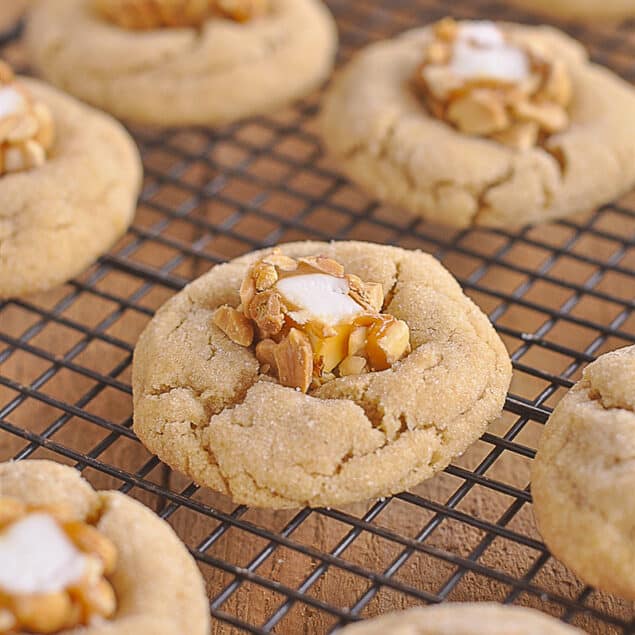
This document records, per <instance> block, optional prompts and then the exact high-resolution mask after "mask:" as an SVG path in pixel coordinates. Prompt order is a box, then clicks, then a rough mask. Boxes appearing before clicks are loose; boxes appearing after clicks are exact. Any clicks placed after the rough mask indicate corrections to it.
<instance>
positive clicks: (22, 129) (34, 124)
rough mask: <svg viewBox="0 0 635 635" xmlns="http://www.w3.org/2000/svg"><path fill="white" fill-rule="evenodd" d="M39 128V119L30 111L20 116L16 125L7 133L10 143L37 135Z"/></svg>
mask: <svg viewBox="0 0 635 635" xmlns="http://www.w3.org/2000/svg"><path fill="white" fill-rule="evenodd" d="M38 128H39V124H38V120H37V119H36V118H35V117H34V116H33V115H30V114H28V113H25V114H23V115H22V116H21V117H18V119H17V121H16V122H15V126H14V127H13V129H12V130H11V132H10V133H9V134H8V135H7V141H8V142H9V143H19V142H22V141H27V140H28V139H31V138H32V137H35V135H36V134H37V131H38Z"/></svg>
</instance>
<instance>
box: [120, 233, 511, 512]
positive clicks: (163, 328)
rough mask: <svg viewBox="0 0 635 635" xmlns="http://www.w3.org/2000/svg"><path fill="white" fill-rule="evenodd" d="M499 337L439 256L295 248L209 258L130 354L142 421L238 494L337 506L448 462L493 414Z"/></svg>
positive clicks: (345, 247)
mask: <svg viewBox="0 0 635 635" xmlns="http://www.w3.org/2000/svg"><path fill="white" fill-rule="evenodd" d="M510 377H511V365H510V361H509V356H508V354H507V352H506V350H505V347H504V345H503V344H502V342H501V340H500V339H499V337H498V336H497V334H496V332H495V331H494V329H493V328H492V326H491V324H490V323H489V321H488V320H487V318H486V317H485V315H483V313H481V311H480V310H479V309H478V308H477V307H476V306H475V305H474V304H473V303H472V302H471V301H470V300H469V299H468V298H466V297H465V296H464V295H463V293H462V291H461V288H460V287H459V285H458V284H457V283H456V281H455V280H454V278H453V277H452V276H451V275H450V274H449V273H448V272H447V271H446V270H445V269H444V268H443V267H442V266H441V265H440V264H439V263H438V262H437V261H436V260H435V259H434V258H432V257H431V256H429V255H427V254H424V253H421V252H418V251H407V250H404V249H399V248H396V247H387V246H380V245H373V244H370V243H362V242H340V243H315V242H303V243H291V244H287V245H283V246H281V248H280V249H278V250H273V251H272V250H267V251H261V252H254V253H251V254H248V255H247V256H244V257H241V258H238V259H236V260H233V261H231V262H229V263H227V264H223V265H220V266H217V267H214V268H213V269H212V270H211V271H210V272H209V273H207V274H206V275H204V276H202V277H201V278H199V279H198V280H196V281H194V282H193V283H192V284H190V285H189V286H188V287H186V288H185V289H184V290H183V291H182V292H181V293H179V294H177V295H176V296H175V297H174V298H172V299H171V300H170V301H168V302H167V303H166V304H165V305H164V306H163V307H162V308H161V309H160V310H159V312H158V313H157V315H156V316H155V318H154V319H153V320H152V322H151V323H150V324H149V325H148V327H147V328H146V330H145V331H144V333H143V334H142V335H141V338H140V339H139V342H138V344H137V347H136V349H135V354H134V365H133V394H134V429H135V432H136V433H137V435H138V436H139V438H140V439H141V440H142V442H143V443H144V444H145V445H146V446H147V447H148V448H149V449H150V450H151V451H152V452H155V453H156V454H157V455H158V456H159V457H160V458H161V459H162V460H163V461H165V462H166V463H168V464H169V465H170V466H171V467H173V468H174V469H175V470H178V471H180V472H182V473H184V474H187V475H188V476H190V477H191V478H192V479H193V480H194V481H196V482H197V483H199V484H201V485H205V486H207V487H210V488H212V489H215V490H217V491H219V492H222V493H225V494H228V495H230V496H232V497H233V498H234V500H236V501H237V502H240V503H246V504H249V505H254V506H260V507H271V508H285V507H298V506H302V505H310V506H322V505H341V504H345V503H349V502H352V501H359V500H365V499H368V498H374V497H379V496H384V495H389V494H393V493H396V492H400V491H403V490H405V489H407V488H409V487H412V486H414V485H416V484H417V483H419V482H420V481H422V480H424V479H426V478H429V477H431V476H432V475H433V474H434V473H435V472H437V471H439V470H442V469H443V468H444V467H446V466H447V465H448V463H449V462H450V461H451V459H452V458H453V457H455V456H457V455H459V454H461V453H462V452H463V451H464V450H465V449H466V448H467V447H468V446H469V445H470V444H471V443H473V442H474V441H476V440H477V439H478V437H479V436H480V435H481V434H482V433H483V432H484V430H485V429H486V427H487V425H488V423H489V422H491V421H492V420H494V419H495V418H497V417H498V416H499V415H500V412H501V409H502V406H503V403H504V400H505V395H506V391H507V388H508V386H509V381H510Z"/></svg>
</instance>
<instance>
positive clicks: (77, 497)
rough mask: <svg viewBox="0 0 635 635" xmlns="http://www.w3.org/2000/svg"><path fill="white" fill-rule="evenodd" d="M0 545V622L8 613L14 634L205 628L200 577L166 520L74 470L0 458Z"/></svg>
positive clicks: (109, 634) (195, 632)
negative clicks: (97, 488) (92, 483)
mask: <svg viewBox="0 0 635 635" xmlns="http://www.w3.org/2000/svg"><path fill="white" fill-rule="evenodd" d="M27 545H31V546H32V547H31V548H32V549H34V550H35V553H36V554H37V555H35V556H34V555H33V553H32V552H31V553H29V555H28V556H27V555H25V554H24V553H23V552H22V551H21V550H22V549H24V548H25V546H27ZM53 545H55V549H54V551H51V550H47V547H50V549H53ZM0 552H1V553H2V555H3V570H1V571H0V588H2V591H3V593H2V602H0V620H5V621H3V622H2V624H7V620H11V619H12V618H13V619H14V620H15V619H16V618H17V624H15V623H14V627H16V628H17V631H18V632H23V630H24V631H25V632H26V631H28V632H34V633H42V632H58V633H61V634H63V633H71V632H73V633H77V632H78V630H76V628H75V627H76V626H81V625H82V624H89V625H88V626H86V628H82V629H81V632H82V633H84V634H85V635H131V634H133V633H153V635H154V634H156V635H173V634H174V633H188V634H191V635H207V633H209V628H210V625H209V610H208V605H207V598H206V594H205V586H204V584H203V579H202V576H201V574H200V572H199V570H198V568H197V567H196V563H195V562H194V560H193V559H192V557H191V556H190V554H189V553H188V551H187V549H186V548H185V546H184V545H183V544H182V543H181V542H180V540H179V539H178V537H177V536H176V534H175V533H174V532H173V530H172V529H171V527H170V526H169V525H168V524H167V523H166V522H164V521H163V520H161V519H160V518H158V517H157V516H156V515H155V514H153V513H152V512H151V511H150V510H149V509H148V508H146V507H144V506H143V505H141V503H138V502H137V501H135V500H133V499H131V498H129V497H127V496H125V495H123V494H121V493H119V492H114V491H113V492H96V491H95V490H93V489H92V487H91V486H90V485H89V484H88V483H87V482H86V481H84V480H83V479H82V478H81V476H80V475H79V473H78V472H77V471H76V470H74V469H73V468H70V467H67V466H62V465H59V464H57V463H53V462H51V461H35V460H30V461H20V462H17V463H2V464H0ZM159 553H160V554H161V557H160V558H157V554H159ZM56 559H57V560H59V559H63V566H57V565H59V562H58V563H56ZM34 565H37V567H38V570H37V575H36V572H35V571H32V570H30V567H32V566H34ZM4 567H8V569H4ZM12 567H15V571H13V573H12V572H11V571H12V570H11V568H12ZM62 574H63V579H60V575H62ZM36 590H37V591H36ZM69 592H70V599H69ZM40 594H42V595H40ZM69 602H72V604H69ZM78 609H79V610H78ZM9 623H10V622H9ZM55 625H57V626H58V627H55ZM21 627H23V628H21ZM0 630H3V632H4V629H3V628H2V627H1V626H0ZM8 630H9V631H11V632H13V631H12V630H11V628H9V629H8Z"/></svg>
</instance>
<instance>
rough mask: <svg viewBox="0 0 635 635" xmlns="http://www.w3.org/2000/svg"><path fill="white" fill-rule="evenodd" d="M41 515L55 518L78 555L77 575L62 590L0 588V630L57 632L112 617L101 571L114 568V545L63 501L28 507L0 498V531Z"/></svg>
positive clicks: (111, 597) (112, 597)
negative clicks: (80, 559) (79, 572)
mask: <svg viewBox="0 0 635 635" xmlns="http://www.w3.org/2000/svg"><path fill="white" fill-rule="evenodd" d="M33 513H37V514H46V515H48V516H49V517H50V518H51V519H53V520H54V522H56V523H57V525H58V527H59V529H60V530H61V531H63V532H64V533H65V534H66V536H67V538H68V539H69V540H70V541H71V542H72V543H73V544H74V545H75V547H76V548H77V550H78V551H79V552H80V553H81V554H82V557H83V558H84V563H85V569H84V570H83V573H82V575H81V578H80V579H79V580H77V581H76V582H73V583H72V584H69V586H68V587H67V588H65V589H61V590H59V591H58V590H56V591H52V592H47V593H12V592H11V591H10V590H7V589H3V590H2V592H0V633H6V634H9V633H21V632H27V631H28V632H30V633H57V632H59V631H66V630H74V629H75V628H76V627H80V626H86V625H88V624H90V623H91V622H92V621H93V619H94V618H95V617H96V616H99V617H102V618H109V617H112V616H113V615H114V613H115V610H116V608H117V599H116V596H115V592H114V589H113V588H112V586H111V585H110V583H109V582H108V581H107V580H106V578H105V577H104V576H106V575H111V574H112V573H114V571H115V567H116V563H117V549H116V547H115V545H114V544H113V543H112V542H111V541H110V540H109V539H108V538H106V537H105V536H104V535H103V534H102V533H101V532H99V531H98V530H97V529H96V528H95V527H92V526H91V525H88V524H86V523H83V522H79V521H76V520H73V521H70V520H69V517H70V515H71V514H70V512H69V510H68V509H67V508H66V507H64V506H59V507H58V506H54V507H47V506H28V505H25V504H24V503H22V502H20V501H18V500H16V499H13V498H0V516H2V520H3V522H2V524H0V531H5V530H7V529H8V528H9V527H10V526H11V525H13V524H14V523H18V522H20V521H22V520H26V519H27V517H28V515H29V514H33Z"/></svg>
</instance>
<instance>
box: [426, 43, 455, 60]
mask: <svg viewBox="0 0 635 635" xmlns="http://www.w3.org/2000/svg"><path fill="white" fill-rule="evenodd" d="M450 54H451V49H450V47H449V46H448V44H447V43H446V42H431V43H430V44H429V45H428V48H426V53H425V61H426V63H428V64H447V63H448V62H449V60H450Z"/></svg>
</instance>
